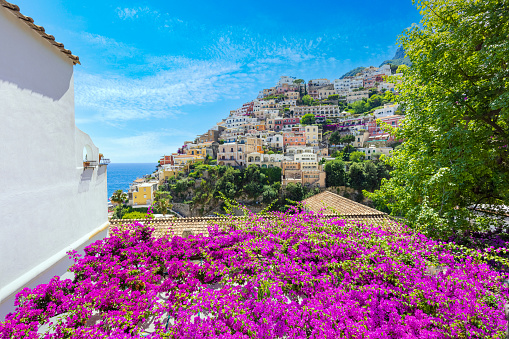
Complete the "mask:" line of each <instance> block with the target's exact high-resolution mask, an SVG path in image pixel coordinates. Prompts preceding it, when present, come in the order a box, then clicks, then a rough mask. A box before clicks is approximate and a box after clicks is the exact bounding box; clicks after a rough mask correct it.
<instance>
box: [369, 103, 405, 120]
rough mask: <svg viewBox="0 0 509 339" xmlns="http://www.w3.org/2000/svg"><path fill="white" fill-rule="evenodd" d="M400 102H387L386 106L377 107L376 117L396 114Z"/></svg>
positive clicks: (374, 114) (374, 113)
mask: <svg viewBox="0 0 509 339" xmlns="http://www.w3.org/2000/svg"><path fill="white" fill-rule="evenodd" d="M398 107H399V104H385V105H384V108H379V109H376V110H375V111H374V112H373V116H374V117H375V119H378V118H384V117H388V116H391V115H394V114H396V111H397V110H398Z"/></svg>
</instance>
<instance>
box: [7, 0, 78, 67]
mask: <svg viewBox="0 0 509 339" xmlns="http://www.w3.org/2000/svg"><path fill="white" fill-rule="evenodd" d="M0 6H2V7H4V8H6V9H8V10H9V11H10V12H11V13H12V14H14V15H15V16H17V17H18V18H19V19H20V20H21V21H23V22H24V23H25V24H26V25H27V26H28V27H30V28H31V29H33V30H34V31H35V32H36V33H38V34H39V35H40V36H41V37H43V38H44V39H46V40H47V41H48V42H49V43H50V44H52V45H53V46H55V47H56V48H58V49H59V50H60V51H61V52H62V53H64V54H65V55H66V56H67V57H68V58H69V59H71V60H72V62H73V64H74V65H76V64H80V65H81V63H80V58H79V57H77V56H76V55H73V54H72V53H71V51H70V50H68V49H65V48H64V44H63V43H61V42H57V41H55V37H54V36H53V35H50V34H47V33H46V32H45V29H44V27H42V26H38V25H36V24H34V19H32V18H31V17H29V16H24V15H23V14H21V12H20V11H19V7H18V6H16V5H14V4H11V3H10V2H7V1H5V0H0Z"/></svg>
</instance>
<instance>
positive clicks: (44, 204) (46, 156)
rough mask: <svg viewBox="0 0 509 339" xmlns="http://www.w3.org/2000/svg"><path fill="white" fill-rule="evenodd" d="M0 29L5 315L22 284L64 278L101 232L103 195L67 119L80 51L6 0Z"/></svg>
mask: <svg viewBox="0 0 509 339" xmlns="http://www.w3.org/2000/svg"><path fill="white" fill-rule="evenodd" d="M0 32H1V34H0V46H1V47H0V117H1V123H0V136H1V138H2V146H1V154H2V159H3V160H2V164H1V175H0V187H1V190H2V194H1V195H0V211H2V213H0V221H1V225H2V228H1V231H0V232H1V233H0V258H1V263H0V319H3V318H4V317H5V315H6V314H7V313H9V312H12V311H13V310H14V296H15V294H17V293H18V292H19V291H20V290H21V289H22V288H25V287H29V288H33V287H35V286H37V285H39V284H42V283H47V282H48V281H49V280H50V279H51V278H52V277H53V276H55V275H57V276H62V275H65V276H66V277H67V276H68V275H69V273H67V274H66V271H67V268H68V267H69V266H70V265H71V264H72V262H71V261H70V260H69V259H68V255H67V252H68V251H71V250H78V251H81V250H82V249H83V248H84V247H85V246H86V245H88V244H90V243H92V242H94V241H96V240H98V239H101V238H103V237H105V236H106V235H107V232H108V210H107V205H108V197H107V188H106V166H105V165H104V164H101V162H100V159H99V149H98V148H97V147H96V146H95V145H94V143H93V142H92V140H91V139H90V137H89V136H88V135H87V134H85V133H84V132H82V131H80V130H79V129H78V128H77V127H76V126H75V123H74V65H75V64H78V63H79V58H78V57H76V56H74V55H72V54H71V52H70V51H68V50H66V49H65V48H64V47H63V45H62V44H60V43H58V42H55V40H54V37H52V36H51V35H48V34H46V33H45V32H44V29H40V28H39V26H36V25H34V24H33V23H32V20H31V19H30V18H28V17H25V16H24V15H22V14H21V13H20V12H19V7H17V6H15V5H12V4H10V3H8V2H6V1H4V0H0ZM85 160H86V162H85ZM102 162H103V163H104V162H105V160H102Z"/></svg>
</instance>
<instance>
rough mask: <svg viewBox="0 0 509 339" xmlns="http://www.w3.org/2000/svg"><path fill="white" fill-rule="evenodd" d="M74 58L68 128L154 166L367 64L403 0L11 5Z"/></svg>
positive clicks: (392, 28)
mask: <svg viewBox="0 0 509 339" xmlns="http://www.w3.org/2000/svg"><path fill="white" fill-rule="evenodd" d="M12 1H13V2H14V3H16V4H17V5H18V6H20V9H21V12H22V13H23V14H25V15H27V16H31V17H33V18H34V20H35V23H36V24H38V25H42V26H44V27H45V28H46V32H48V33H49V34H52V35H54V36H55V37H56V40H57V41H60V42H62V43H64V44H65V47H66V48H69V49H70V50H71V51H72V52H73V54H75V55H78V56H79V57H80V61H81V63H82V64H81V65H77V66H75V69H74V70H75V77H74V83H75V97H76V125H77V126H78V127H79V128H80V129H82V130H83V131H84V132H86V133H88V134H89V135H90V136H91V137H92V140H93V141H94V143H95V144H96V146H98V147H99V149H100V151H101V152H102V153H104V154H105V156H106V157H109V158H110V159H111V160H112V161H113V162H153V163H155V162H157V160H158V159H159V157H160V156H161V155H163V154H170V153H172V152H175V151H176V149H177V147H179V146H181V145H182V143H183V142H184V141H185V140H193V139H194V137H195V136H196V135H197V134H201V133H203V132H205V131H207V129H208V128H210V127H212V126H214V125H215V124H216V122H218V121H220V120H221V119H222V118H225V117H226V116H227V115H228V113H229V111H230V110H231V109H236V108H238V107H240V105H242V104H243V103H244V102H248V101H250V100H252V99H254V98H256V95H257V94H258V91H259V90H261V89H263V88H267V87H270V86H273V85H274V84H275V83H276V82H277V80H278V79H279V76H281V75H291V76H296V77H298V78H303V79H305V80H306V81H307V80H309V79H313V78H323V77H326V78H328V79H330V80H333V79H335V78H338V77H340V76H341V75H342V74H344V73H345V72H347V71H349V70H350V69H352V68H355V67H357V66H370V65H374V66H379V64H380V63H381V62H382V61H384V60H386V59H390V58H391V57H392V56H393V55H394V52H395V51H396V49H397V46H396V40H397V36H398V35H399V34H400V33H401V32H402V31H403V30H404V29H405V28H406V27H409V26H410V25H411V24H412V23H414V22H418V21H419V14H418V11H417V10H416V9H415V7H414V6H413V5H412V3H411V1H410V0H407V1H383V2H382V1H380V2H378V1H376V2H375V1H362V0H361V1H354V2H350V1H349V2H346V1H337V0H336V1H314V2H313V1H311V2H310V1H279V2H277V1H221V0H217V1H172V0H169V1H155V0H152V1H109V0H103V1H96V0H87V1H66V0H45V1H41V0H12Z"/></svg>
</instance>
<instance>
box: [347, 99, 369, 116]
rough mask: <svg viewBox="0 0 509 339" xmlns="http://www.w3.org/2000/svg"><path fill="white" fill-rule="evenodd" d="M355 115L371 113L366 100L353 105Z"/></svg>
mask: <svg viewBox="0 0 509 339" xmlns="http://www.w3.org/2000/svg"><path fill="white" fill-rule="evenodd" d="M351 106H352V109H353V110H354V113H355V114H361V113H365V112H367V111H369V109H370V107H369V103H368V102H367V100H366V99H362V100H358V101H355V102H353V103H352V104H351Z"/></svg>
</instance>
